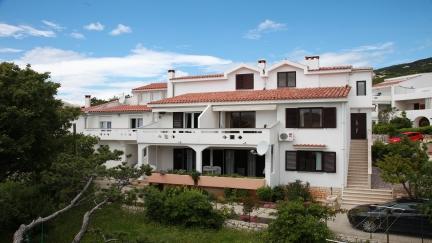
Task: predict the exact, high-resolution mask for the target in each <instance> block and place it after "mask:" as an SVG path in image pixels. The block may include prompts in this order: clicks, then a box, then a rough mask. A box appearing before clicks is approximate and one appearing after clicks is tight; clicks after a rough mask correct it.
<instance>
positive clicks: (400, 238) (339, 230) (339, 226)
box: [327, 214, 432, 243]
mask: <svg viewBox="0 0 432 243" xmlns="http://www.w3.org/2000/svg"><path fill="white" fill-rule="evenodd" d="M327 225H328V226H329V228H330V229H331V230H332V231H333V232H335V233H336V234H341V235H344V236H346V237H348V238H350V239H362V240H367V239H372V240H371V241H372V242H387V236H386V234H384V233H373V234H372V238H370V234H369V233H367V232H364V231H361V230H357V229H354V228H353V227H351V224H350V223H349V222H348V217H347V216H346V214H338V215H337V216H336V218H335V220H334V221H328V222H327ZM390 242H391V243H421V242H422V240H421V238H418V237H411V236H405V235H396V234H394V233H392V234H390ZM423 242H425V243H432V239H427V238H425V239H424V240H423Z"/></svg>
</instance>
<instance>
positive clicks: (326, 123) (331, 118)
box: [285, 107, 336, 128]
mask: <svg viewBox="0 0 432 243" xmlns="http://www.w3.org/2000/svg"><path fill="white" fill-rule="evenodd" d="M285 126H286V127H287V128H336V107H324V108H287V109H286V110H285Z"/></svg>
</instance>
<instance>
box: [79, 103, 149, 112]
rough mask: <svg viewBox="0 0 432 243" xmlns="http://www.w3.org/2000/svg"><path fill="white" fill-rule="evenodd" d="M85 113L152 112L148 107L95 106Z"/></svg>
mask: <svg viewBox="0 0 432 243" xmlns="http://www.w3.org/2000/svg"><path fill="white" fill-rule="evenodd" d="M83 111H85V112H90V113H92V112H135V111H151V108H150V107H148V106H146V105H117V106H111V107H100V106H94V107H89V108H84V110H83Z"/></svg>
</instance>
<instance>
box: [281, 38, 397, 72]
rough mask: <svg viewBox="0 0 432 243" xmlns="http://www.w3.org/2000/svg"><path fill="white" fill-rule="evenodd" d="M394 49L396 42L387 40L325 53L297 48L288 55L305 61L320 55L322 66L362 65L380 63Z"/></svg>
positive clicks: (296, 59) (292, 58)
mask: <svg viewBox="0 0 432 243" xmlns="http://www.w3.org/2000/svg"><path fill="white" fill-rule="evenodd" d="M393 51H394V43H393V42H385V43H379V44H373V45H364V46H359V47H355V48H351V49H343V50H340V51H334V52H323V53H313V52H311V51H308V50H304V49H298V48H297V49H295V50H293V51H292V52H291V53H289V54H288V55H287V57H288V58H289V59H291V60H295V61H300V62H304V57H305V56H307V55H319V56H320V66H332V65H353V66H357V67H361V66H373V65H376V64H379V63H380V62H382V61H383V60H384V59H385V57H386V56H387V55H388V54H390V53H392V52H393Z"/></svg>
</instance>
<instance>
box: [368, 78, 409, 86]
mask: <svg viewBox="0 0 432 243" xmlns="http://www.w3.org/2000/svg"><path fill="white" fill-rule="evenodd" d="M403 81H405V80H394V81H384V82H382V83H378V84H374V85H373V86H372V87H374V88H375V87H385V86H390V85H393V84H398V83H401V82H403Z"/></svg>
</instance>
